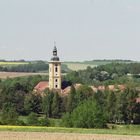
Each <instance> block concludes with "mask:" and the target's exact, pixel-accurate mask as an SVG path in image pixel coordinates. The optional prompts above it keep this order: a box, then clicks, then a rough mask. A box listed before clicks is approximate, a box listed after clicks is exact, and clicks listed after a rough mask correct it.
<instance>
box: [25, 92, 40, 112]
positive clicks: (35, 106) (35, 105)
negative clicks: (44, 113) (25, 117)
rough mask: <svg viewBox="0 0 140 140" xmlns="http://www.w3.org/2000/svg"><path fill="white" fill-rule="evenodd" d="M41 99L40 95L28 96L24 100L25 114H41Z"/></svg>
mask: <svg viewBox="0 0 140 140" xmlns="http://www.w3.org/2000/svg"><path fill="white" fill-rule="evenodd" d="M41 102H42V97H41V96H40V95H35V94H32V93H30V94H28V95H27V96H26V97H25V100H24V108H25V111H26V113H27V114H29V113H31V112H35V113H40V112H41Z"/></svg>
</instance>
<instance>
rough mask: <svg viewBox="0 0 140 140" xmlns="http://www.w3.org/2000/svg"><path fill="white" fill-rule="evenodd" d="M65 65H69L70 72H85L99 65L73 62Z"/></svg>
mask: <svg viewBox="0 0 140 140" xmlns="http://www.w3.org/2000/svg"><path fill="white" fill-rule="evenodd" d="M64 64H65V65H67V67H68V68H69V69H70V70H74V71H78V70H84V69H86V68H87V67H88V66H90V67H92V68H93V67H96V66H97V65H94V64H86V63H78V62H73V63H69V62H67V63H64Z"/></svg>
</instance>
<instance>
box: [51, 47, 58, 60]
mask: <svg viewBox="0 0 140 140" xmlns="http://www.w3.org/2000/svg"><path fill="white" fill-rule="evenodd" d="M51 61H59V57H58V56H57V48H56V46H54V49H53V57H52V58H51Z"/></svg>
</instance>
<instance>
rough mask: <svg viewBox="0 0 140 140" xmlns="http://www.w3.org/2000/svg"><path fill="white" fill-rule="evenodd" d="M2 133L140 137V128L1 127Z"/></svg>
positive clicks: (131, 126)
mask: <svg viewBox="0 0 140 140" xmlns="http://www.w3.org/2000/svg"><path fill="white" fill-rule="evenodd" d="M0 131H16V132H51V133H56V132H57V133H81V134H114V135H135V136H140V126H133V125H130V126H122V125H121V126H117V127H116V128H114V129H81V128H64V127H40V126H38V127H37V126H0Z"/></svg>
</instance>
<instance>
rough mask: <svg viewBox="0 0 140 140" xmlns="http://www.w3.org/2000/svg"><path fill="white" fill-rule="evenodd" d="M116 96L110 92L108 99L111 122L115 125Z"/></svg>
mask: <svg viewBox="0 0 140 140" xmlns="http://www.w3.org/2000/svg"><path fill="white" fill-rule="evenodd" d="M116 100H117V99H116V95H115V93H114V92H110V93H109V94H108V98H107V110H108V116H109V121H110V122H111V123H115V121H116Z"/></svg>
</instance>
